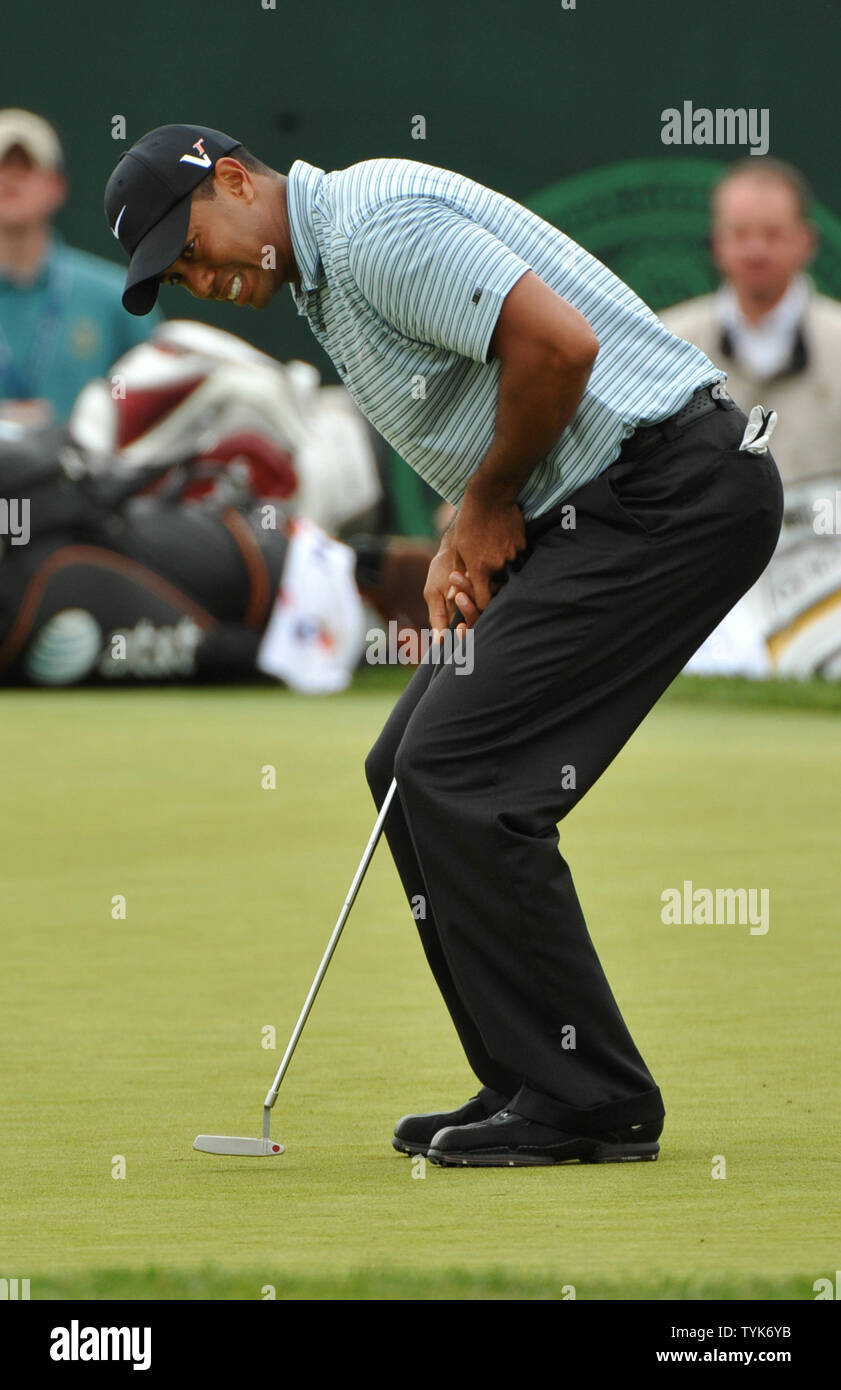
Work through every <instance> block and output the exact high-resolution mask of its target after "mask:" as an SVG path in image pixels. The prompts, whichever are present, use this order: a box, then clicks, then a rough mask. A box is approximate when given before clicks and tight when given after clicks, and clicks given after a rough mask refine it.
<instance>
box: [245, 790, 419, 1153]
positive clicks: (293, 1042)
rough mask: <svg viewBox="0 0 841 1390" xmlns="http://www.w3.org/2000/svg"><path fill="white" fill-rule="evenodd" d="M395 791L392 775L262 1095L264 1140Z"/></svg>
mask: <svg viewBox="0 0 841 1390" xmlns="http://www.w3.org/2000/svg"><path fill="white" fill-rule="evenodd" d="M396 791H397V782H396V780H395V779H394V778H392V781H391V786H390V787H389V789H388V791H387V792H386V795H385V800H384V801H383V804H382V806H381V807H380V813H379V815H378V816H377V819H376V823H375V825H374V828H373V830H372V831H371V835H370V838H369V840H368V844H367V845H366V847H365V853H364V854H363V856H362V859H361V860H360V863H359V868H358V869H357V870H356V873H355V875H354V878H353V882H352V883H351V885H350V888H349V889H348V894H347V897H346V898H345V901H344V906H343V907H342V910H341V912H340V913H339V919H338V921H337V922H336V925H335V927H334V928H333V931H332V934H331V936H330V940H329V941H328V943H327V949H326V951H325V952H324V956H323V958H322V961H321V964H320V966H319V967H318V971H317V973H316V977H315V979H314V980H313V982H312V985H311V986H310V992H309V994H308V995H307V997H306V1000H305V1002H304V1007H303V1008H302V1010H301V1013H300V1016H299V1018H298V1022H297V1023H296V1024H295V1030H294V1032H293V1034H292V1037H291V1038H290V1039H289V1043H288V1045H287V1048H286V1051H285V1052H284V1054H283V1058H282V1060H281V1063H280V1066H279V1067H278V1069H277V1072H276V1074H275V1078H274V1081H273V1082H272V1084H271V1086H270V1088H269V1091H268V1093H267V1095H266V1099H265V1101H264V1102H263V1137H264V1138H265V1139H268V1137H269V1121H270V1117H271V1112H272V1107H273V1105H274V1103H275V1101H276V1100H277V1093H278V1091H279V1090H280V1083H281V1082H282V1080H283V1078H284V1076H285V1075H286V1069H287V1067H288V1066H289V1063H290V1062H291V1060H292V1054H293V1052H294V1051H295V1048H296V1047H297V1045H298V1039H299V1038H300V1036H301V1033H302V1032H303V1031H304V1024H305V1023H306V1021H307V1018H308V1017H309V1012H310V1009H311V1008H312V1006H313V1004H314V1002H315V996H316V995H317V994H318V991H319V989H320V988H321V982H322V980H323V979H324V976H325V974H326V973H327V967H328V965H329V964H330V960H331V958H332V955H333V952H334V951H335V949H336V946H337V945H338V942H339V937H340V936H341V934H342V928H343V927H344V925H345V922H346V921H347V919H348V914H349V913H350V910H351V908H352V907H353V903H354V899H355V898H356V895H357V893H358V891H359V885H360V883H361V882H362V880H363V878H364V877H365V871H366V869H367V868H368V865H369V864H370V862H371V856H372V855H373V853H374V850H375V849H376V847H377V841H378V840H379V838H380V835H381V833H382V828H383V825H384V824H385V818H386V816H387V815H388V809H389V807H390V805H391V803H392V800H393V798H394V793H395V792H396Z"/></svg>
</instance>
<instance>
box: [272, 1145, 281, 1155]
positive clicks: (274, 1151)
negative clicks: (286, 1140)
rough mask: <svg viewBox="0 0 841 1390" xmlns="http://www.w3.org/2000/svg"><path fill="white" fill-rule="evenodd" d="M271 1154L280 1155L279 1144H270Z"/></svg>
mask: <svg viewBox="0 0 841 1390" xmlns="http://www.w3.org/2000/svg"><path fill="white" fill-rule="evenodd" d="M272 1153H273V1154H279V1153H280V1145H279V1144H272Z"/></svg>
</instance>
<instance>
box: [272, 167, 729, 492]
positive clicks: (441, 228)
mask: <svg viewBox="0 0 841 1390" xmlns="http://www.w3.org/2000/svg"><path fill="white" fill-rule="evenodd" d="M287 209H288V216H289V227H290V233H291V238H292V250H293V253H294V256H295V261H296V264H297V267H298V272H299V276H300V288H297V287H296V286H295V285H294V284H293V285H291V290H292V295H293V297H294V299H295V301H296V303H297V306H298V312H299V314H303V315H305V316H306V318H307V320H308V322H309V324H310V327H311V328H312V331H313V333H314V334H315V337H316V338H317V339H318V341H319V342H320V343H321V345H322V347H323V348H324V349H325V350H326V352H327V353H328V355H329V356H330V358H331V359H332V361H333V362H334V364H335V366H336V368H337V370H338V372H339V375H340V376H341V378H342V380H343V381H344V384H345V386H346V387H347V388H348V390H349V391H350V393H351V395H352V396H353V398H354V400H355V401H356V402H357V404H358V406H359V408H360V409H361V410H362V412H363V414H365V415H366V416H367V417H368V419H369V420H370V421H371V423H372V424H373V425H374V426H375V428H376V429H378V430H379V432H380V434H382V435H383V436H384V437H385V438H386V439H387V440H388V442H389V443H390V444H391V445H392V446H393V448H394V449H396V451H397V453H398V454H400V455H401V457H402V458H404V459H405V460H406V462H407V463H409V464H410V465H411V466H412V468H414V469H415V470H416V471H417V472H418V473H419V474H420V475H421V477H423V478H425V479H426V481H427V482H428V483H429V484H430V485H431V486H432V487H433V488H434V489H435V491H436V492H438V493H440V495H441V496H442V497H444V498H446V500H447V501H448V502H452V503H454V504H456V505H458V503H459V502H460V501H461V498H462V494H463V492H464V488H465V485H466V483H467V481H468V479H469V478H470V475H471V474H472V473H473V472H475V470H476V468H477V467H478V465H479V464H480V462H481V460H482V458H483V456H484V454H485V452H486V451H487V449H488V446H489V445H490V443H491V440H492V438H493V433H494V421H495V417H496V403H497V385H498V380H499V373H500V363H499V361H498V360H497V359H495V358H491V359H490V360H489V359H488V351H489V346H490V340H491V336H492V334H493V331H494V328H495V326H496V321H497V317H498V315H499V311H500V308H501V306H502V302H503V300H504V299H505V296H506V295H507V294H508V292H509V291H510V290H511V289H512V288H513V286H514V285H515V284H516V283H517V281H518V280H519V279H520V278H521V276H523V275H524V274H525V273H526V271H528V270H533V271H534V272H535V274H537V275H539V276H540V277H541V279H543V280H545V282H546V283H547V285H550V286H551V288H552V289H553V290H555V291H556V293H558V294H559V295H562V296H563V298H564V299H566V300H568V301H569V303H570V304H573V305H574V306H575V308H576V309H578V310H579V312H580V313H582V314H583V315H584V317H585V318H586V319H587V321H588V322H589V323H590V325H591V327H592V328H593V331H594V332H595V334H596V336H597V337H598V340H599V353H598V356H597V358H596V362H595V365H594V367H593V370H592V373H591V375H590V379H589V382H588V384H587V389H586V391H585V393H584V396H583V398H582V400H581V401H580V403H579V405H578V407H577V409H576V411H575V414H574V415H573V417H572V419H571V421H570V422H569V424H568V425H567V427H566V429H565V430H564V431H563V433H562V434H561V435H560V436H559V438H558V440H557V441H556V443H555V444H554V445H553V447H552V448H551V449H550V450H549V452H548V453H547V454H546V455H545V456H544V458H543V459H541V460H540V461H539V462H538V463H537V464H536V466H535V468H534V469H533V470H532V472H531V473H530V474H529V476H528V477H527V478H526V480H525V482H524V483H523V485H522V487H521V488H520V491H519V493H518V502H519V503H520V506H521V508H522V511H523V514H524V516H525V517H526V519H532V518H534V517H536V516H540V515H541V513H543V512H545V511H548V510H549V508H550V507H553V506H555V505H557V504H558V503H559V502H562V501H563V500H564V498H566V497H568V496H569V495H570V493H572V492H574V491H575V489H576V488H578V487H580V486H581V485H582V484H583V483H586V482H589V481H590V479H591V478H594V477H596V475H597V474H599V473H600V472H602V470H603V469H604V468H606V467H607V466H608V464H610V463H612V462H613V460H614V459H615V458H616V457H617V455H618V453H619V450H620V448H621V446H622V441H623V440H624V439H626V438H627V437H628V435H630V434H631V433H632V432H633V431H634V429H636V427H637V426H638V425H647V424H654V423H656V422H657V421H659V420H664V419H666V418H667V417H668V416H669V415H672V414H674V412H675V411H676V410H678V409H679V408H680V406H681V405H683V404H684V402H685V401H687V400H688V399H689V397H690V396H691V394H692V392H693V391H694V390H696V389H697V387H699V386H703V385H706V384H710V383H712V382H715V381H723V380H724V379H725V373H724V372H722V371H719V370H718V369H717V368H716V367H714V366H713V364H712V363H711V362H710V360H709V358H708V357H706V356H705V355H704V353H702V352H701V351H700V350H699V349H698V348H695V347H692V346H691V345H690V344H689V343H686V342H684V341H683V339H681V338H676V337H675V336H674V335H673V334H671V333H669V332H668V330H667V329H666V328H665V327H664V326H663V324H662V323H661V322H660V320H659V319H658V318H657V317H656V315H655V314H654V313H652V311H651V310H650V309H649V308H648V307H647V305H646V304H644V303H643V302H642V300H641V299H639V298H638V297H637V296H636V295H635V294H634V293H633V291H632V290H630V289H629V288H628V286H627V285H626V284H624V283H623V281H621V280H619V279H618V278H617V277H616V276H615V275H613V274H612V273H611V271H609V270H608V269H607V268H606V266H604V265H602V263H601V262H600V261H598V260H597V259H596V258H595V257H594V256H591V255H590V254H589V253H588V252H587V251H585V250H583V248H582V247H580V246H579V245H577V243H576V242H574V241H572V240H571V238H570V237H568V236H565V235H564V233H563V232H560V231H558V229H557V228H556V227H553V226H551V225H550V224H549V223H548V222H544V221H543V219H542V218H540V217H537V216H536V215H535V214H534V213H532V212H529V211H528V210H527V209H526V208H524V207H521V206H520V204H519V203H516V202H514V201H513V200H512V199H511V198H507V197H505V196H504V194H502V193H495V192H493V191H492V190H491V189H488V188H485V187H483V186H482V184H479V183H474V182H473V181H472V180H471V179H468V178H465V177H463V176H462V175H461V174H454V173H451V172H450V171H449V170H447V169H438V168H435V167H434V166H432V165H429V164H418V163H416V162H415V161H414V160H409V159H366V160H363V161H362V162H361V163H359V164H353V165H351V166H350V167H349V168H348V169H340V170H336V171H335V172H332V173H325V171H324V170H323V169H319V168H316V167H315V166H314V165H312V164H307V163H306V162H305V161H304V160H296V162H295V163H294V164H293V165H292V167H291V169H290V170H289V174H288V183H287Z"/></svg>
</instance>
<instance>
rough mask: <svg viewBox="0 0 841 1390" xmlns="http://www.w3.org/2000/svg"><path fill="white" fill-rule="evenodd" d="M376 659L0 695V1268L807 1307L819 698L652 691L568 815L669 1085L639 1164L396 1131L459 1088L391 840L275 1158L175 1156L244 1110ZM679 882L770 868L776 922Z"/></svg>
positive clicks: (361, 733)
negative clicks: (341, 685) (178, 684)
mask: <svg viewBox="0 0 841 1390" xmlns="http://www.w3.org/2000/svg"><path fill="white" fill-rule="evenodd" d="M402 678H403V673H398V674H397V675H395V674H391V675H389V673H383V678H382V679H380V678H379V677H378V673H373V672H371V673H366V674H365V676H364V677H363V678H361V679H359V680H358V681H357V682H356V683H355V684H354V687H353V688H352V689H351V690H349V691H348V692H346V693H345V694H344V695H341V696H336V697H333V698H329V699H322V700H318V699H305V698H301V697H297V696H295V695H292V694H290V693H289V692H286V691H282V690H279V689H275V688H269V687H260V686H256V687H250V688H246V689H239V690H233V689H232V690H227V689H216V690H171V691H168V690H159V691H138V692H132V691H128V690H125V691H109V692H106V693H98V692H92V691H75V692H74V691H70V692H62V693H52V692H11V693H9V692H7V693H5V694H4V695H3V705H4V719H3V731H2V734H0V747H2V760H3V801H4V804H5V808H6V809H5V815H4V821H5V828H4V834H3V857H4V861H5V871H4V880H5V881H4V886H3V921H4V928H5V931H4V960H3V969H2V972H0V1016H2V1020H3V1040H4V1069H3V1070H4V1085H3V1088H2V1112H0V1164H2V1172H3V1182H2V1188H1V1191H0V1204H2V1207H0V1214H2V1223H3V1231H4V1234H3V1237H2V1240H0V1277H11V1278H19V1279H26V1278H28V1279H29V1280H30V1288H31V1297H32V1298H33V1299H37V1298H51V1297H97V1298H113V1297H151V1298H205V1297H209V1298H225V1297H228V1298H243V1299H247V1298H251V1299H259V1298H261V1297H266V1296H271V1291H272V1290H273V1291H274V1292H275V1294H276V1296H277V1297H278V1298H295V1297H306V1298H312V1297H326V1298H333V1297H352V1298H366V1297H371V1298H439V1297H442V1298H494V1297H499V1298H512V1297H513V1298H519V1297H522V1298H564V1297H569V1296H570V1290H571V1289H574V1293H575V1296H576V1297H577V1298H578V1299H589V1298H626V1299H645V1298H665V1297H678V1298H695V1297H702V1298H703V1297H729V1298H744V1297H764V1298H780V1297H788V1298H792V1297H793V1298H802V1299H811V1298H814V1296H815V1295H814V1292H813V1284H814V1282H815V1281H816V1280H818V1279H821V1278H826V1277H834V1270H835V1268H836V1266H837V1263H838V1259H837V1257H838V1242H837V1236H836V1234H835V1232H836V1231H837V1212H838V1182H837V1175H838V1153H837V1134H836V1133H835V1131H834V1127H833V1122H832V1116H833V1113H834V1111H835V1109H836V1106H837V1099H838V1096H837V1089H838V1027H837V1000H838V997H839V955H838V944H837V920H838V911H837V898H838V887H837V863H838V803H837V796H838V785H839V780H841V738H839V735H838V730H837V723H836V720H835V718H833V717H832V716H831V715H829V714H827V713H822V712H819V711H811V710H808V709H775V708H773V707H770V706H764V705H758V706H757V707H751V706H748V705H745V704H742V705H729V704H722V703H715V702H708V703H704V702H702V701H699V700H692V701H689V702H684V701H680V700H676V699H673V698H667V699H666V700H665V701H664V702H663V703H661V705H660V706H658V708H657V709H656V710H655V711H654V712H653V713H652V715H651V716H650V717H649V719H648V720H647V721H646V723H645V724H644V725H643V727H642V728H641V729H640V730H639V731H638V733H637V734H636V735H635V736H634V738H633V739H632V740H631V742H630V744H629V745H628V746H627V748H626V749H625V750H623V752H622V754H621V755H620V757H619V758H618V759H617V761H616V762H615V763H614V765H613V766H612V767H611V768H610V769H609V770H608V772H607V773H606V774H605V776H604V777H603V778H602V780H601V782H600V783H599V784H598V785H597V786H596V787H595V788H594V789H593V791H592V792H591V793H590V795H589V796H588V797H587V798H586V799H585V800H584V802H583V803H582V805H581V806H580V807H579V808H578V809H577V811H576V812H575V813H574V814H573V815H572V816H571V817H570V818H569V820H568V821H567V822H566V823H565V824H564V825H563V826H562V844H563V847H564V852H565V854H566V855H567V857H568V859H569V860H570V862H571V865H572V868H573V872H574V874H575V878H576V883H577V887H578V891H579V894H580V896H581V899H582V902H583V904H584V907H585V911H586V912H587V914H588V920H589V923H590V929H591V932H592V934H593V937H594V939H595V941H596V944H597V947H598V949H599V952H600V955H601V958H602V961H603V964H604V966H605V969H606V971H607V974H608V978H609V979H610V980H611V983H612V984H613V987H614V990H615V993H616V995H617V997H618V1000H619V1002H620V1005H621V1007H622V1009H623V1012H624V1013H625V1016H626V1018H627V1020H628V1022H629V1025H630V1026H631V1028H632V1030H633V1032H634V1035H635V1037H636V1040H637V1042H638V1044H639V1046H640V1048H641V1050H642V1052H643V1055H644V1056H645V1057H646V1060H647V1061H648V1063H649V1065H650V1066H651V1068H652V1070H653V1072H654V1075H655V1076H656V1078H657V1080H658V1083H659V1084H660V1087H661V1090H662V1092H663V1095H664V1098H665V1101H666V1106H667V1110H668V1116H667V1120H666V1127H665V1131H664V1135H663V1140H662V1151H661V1155H660V1160H659V1161H658V1162H657V1163H650V1164H626V1165H615V1166H608V1167H590V1166H583V1165H570V1166H565V1167H557V1168H544V1169H504V1170H450V1169H440V1168H435V1167H433V1166H431V1165H430V1166H428V1167H427V1168H426V1170H425V1172H424V1171H423V1165H422V1164H419V1163H415V1164H414V1165H413V1163H412V1162H411V1161H410V1160H409V1159H408V1158H406V1157H404V1156H400V1155H397V1154H396V1153H395V1152H394V1151H393V1150H392V1148H391V1144H390V1137H391V1130H392V1126H393V1123H394V1121H395V1120H396V1119H397V1118H398V1117H399V1116H400V1115H402V1114H404V1113H405V1112H407V1111H410V1110H416V1109H417V1110H424V1109H433V1108H438V1107H439V1106H446V1105H449V1104H454V1105H455V1104H460V1103H461V1102H462V1101H463V1100H464V1099H465V1098H466V1097H467V1096H468V1095H469V1094H470V1093H471V1092H472V1090H473V1089H474V1083H473V1079H472V1077H471V1074H470V1072H469V1070H468V1068H467V1065H466V1063H465V1062H464V1059H463V1057H462V1055H461V1051H460V1048H459V1046H458V1043H457V1041H456V1038H455V1035H454V1032H453V1030H452V1027H451V1025H450V1022H449V1019H448V1017H447V1015H446V1012H445V1010H444V1007H443V1005H442V1003H441V1002H440V1000H439V997H438V994H437V991H436V990H435V987H434V984H433V982H432V979H431V977H430V975H429V973H428V971H427V967H426V964H425V961H424V958H423V954H422V952H421V949H420V946H419V944H418V942H417V941H416V939H415V936H414V929H413V925H412V921H411V917H410V914H409V910H408V907H407V906H406V904H405V901H404V899H403V898H402V894H401V890H400V886H399V881H398V879H397V876H396V873H395V871H394V868H393V866H392V864H391V861H390V858H389V854H388V848H387V846H386V844H385V843H383V844H381V845H380V847H379V849H378V851H377V854H376V856H375V859H374V862H373V864H372V866H371V868H370V870H369V873H368V876H367V878H366V880H365V883H364V884H363V887H362V889H361V892H360V897H359V899H358V901H357V904H356V907H355V908H354V911H353V913H352V915H351V918H350V921H349V923H348V926H347V929H346V932H345V935H344V937H343V940H342V942H341V944H340V946H339V948H338V952H337V955H336V958H335V960H334V962H333V964H332V965H331V968H330V972H329V973H328V976H327V979H326V981H325V984H324V987H323V989H322V992H321V995H320V996H319V999H318V1002H317V1004H316V1006H315V1009H314V1012H313V1014H312V1017H311V1018H310V1021H309V1023H308V1025H307V1029H306V1031H305V1033H304V1036H303V1039H302V1041H301V1044H300V1046H299V1049H298V1051H297V1053H296V1056H295V1058H294V1061H293V1063H292V1066H291V1068H290V1071H289V1074H288V1076H287V1078H286V1080H285V1082H284V1084H283V1087H282V1089H281V1093H280V1098H279V1100H278V1104H277V1107H276V1109H275V1112H274V1117H273V1137H275V1138H277V1139H280V1140H281V1141H282V1142H283V1143H284V1144H285V1145H286V1148H287V1152H286V1153H285V1154H284V1155H283V1157H281V1158H279V1159H265V1160H255V1159H224V1158H213V1157H210V1156H208V1155H205V1154H199V1153H195V1152H193V1150H192V1148H191V1144H192V1140H193V1138H194V1136H195V1135H196V1134H197V1133H199V1132H208V1133H227V1134H255V1133H259V1132H260V1131H259V1126H260V1119H261V1106H262V1101H263V1096H264V1094H265V1092H266V1089H267V1087H268V1085H269V1083H270V1081H271V1078H272V1075H273V1073H274V1071H275V1069H276V1067H277V1065H278V1062H279V1060H280V1056H281V1053H282V1049H283V1047H284V1046H285V1044H286V1041H287V1039H288V1036H289V1033H290V1031H291V1029H292V1026H293V1025H294V1022H295V1020H296V1018H297V1016H298V1012H299V1010H300V1007H301V1004H302V1002H303V999H304V997H305V995H306V992H307V989H308V988H309V984H310V982H311V979H312V976H313V974H314V972H315V969H316V966H317V964H318V961H319V960H320V958H321V955H322V952H323V949H324V946H325V944H326V941H327V938H328V936H329V933H330V931H331V929H332V927H333V924H334V922H335V919H336V916H337V914H338V912H339V909H340V907H341V904H342V902H343V900H344V896H345V893H346V891H347V887H348V885H349V883H350V880H351V877H352V875H353V873H354V870H355V869H356V866H357V864H358V861H359V858H360V855H361V853H362V850H363V848H364V845H365V842H366V840H367V837H368V835H369V833H370V829H371V826H372V824H373V820H374V808H373V805H372V803H371V801H370V798H369V794H368V790H367V787H366V785H365V781H364V774H363V768H362V763H363V758H364V754H365V752H366V750H367V748H368V747H369V745H370V743H371V742H372V741H373V739H374V737H375V736H376V733H377V732H378V730H379V728H380V726H381V725H382V723H383V721H384V719H385V717H386V714H387V712H388V710H389V708H390V707H391V704H392V702H393V700H394V698H395V696H396V693H397V690H398V689H399V685H400V680H401V679H402ZM269 766H272V767H274V768H275V769H276V780H277V785H276V788H274V789H271V788H266V787H264V786H263V785H262V783H263V782H264V781H266V780H268V778H267V774H266V772H265V769H266V768H267V767H269ZM453 850H454V853H457V852H458V846H454V847H453ZM686 881H689V882H691V883H692V884H693V885H694V886H695V887H696V888H698V887H708V888H711V889H714V888H716V887H734V888H735V887H744V888H747V889H750V888H756V889H762V888H767V889H768V892H769V898H768V902H769V919H768V921H769V927H768V930H767V932H765V933H764V934H759V933H752V932H751V930H750V927H749V925H747V924H744V925H739V924H737V923H731V924H726V923H724V924H720V925H713V924H703V923H696V922H693V923H690V924H687V925H665V924H664V923H663V921H662V920H661V894H662V893H663V892H664V890H666V889H667V888H671V887H677V888H680V889H682V885H683V884H684V883H685V882H686ZM120 899H124V900H125V916H124V917H123V916H120V915H119V914H120V910H121V909H120ZM271 1029H274V1030H275V1038H274V1041H275V1044H276V1045H275V1047H274V1049H272V1048H271V1047H267V1046H265V1045H264V1044H266V1043H270V1042H271V1041H272V1035H271V1032H270V1030H271ZM722 1158H723V1160H724V1168H723V1169H722ZM722 1171H724V1172H726V1176H718V1177H715V1176H713V1174H714V1173H715V1172H718V1173H721V1172H722ZM120 1174H124V1175H123V1176H120Z"/></svg>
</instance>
